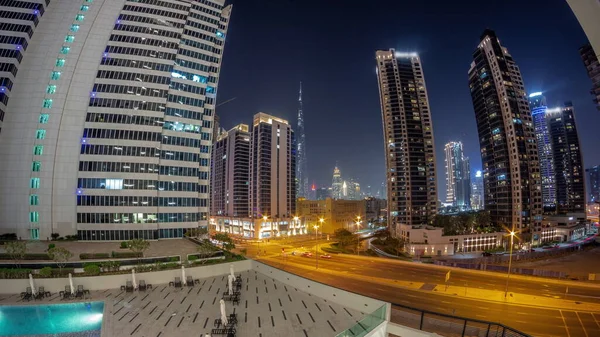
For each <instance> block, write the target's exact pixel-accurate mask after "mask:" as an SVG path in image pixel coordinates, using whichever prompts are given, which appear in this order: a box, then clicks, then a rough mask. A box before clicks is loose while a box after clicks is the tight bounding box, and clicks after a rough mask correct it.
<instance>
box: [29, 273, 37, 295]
mask: <svg viewBox="0 0 600 337" xmlns="http://www.w3.org/2000/svg"><path fill="white" fill-rule="evenodd" d="M29 286H30V287H31V293H32V294H33V296H35V295H36V294H37V291H36V290H35V285H34V284H33V276H32V275H31V274H29Z"/></svg>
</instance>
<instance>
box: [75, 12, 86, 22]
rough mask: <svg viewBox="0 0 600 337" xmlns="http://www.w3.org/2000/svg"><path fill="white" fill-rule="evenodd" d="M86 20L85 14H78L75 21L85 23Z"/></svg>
mask: <svg viewBox="0 0 600 337" xmlns="http://www.w3.org/2000/svg"><path fill="white" fill-rule="evenodd" d="M84 18H85V16H84V15H83V14H77V16H76V17H75V21H83V19H84Z"/></svg>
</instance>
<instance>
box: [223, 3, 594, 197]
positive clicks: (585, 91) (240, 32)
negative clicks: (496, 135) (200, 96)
mask: <svg viewBox="0 0 600 337" xmlns="http://www.w3.org/2000/svg"><path fill="white" fill-rule="evenodd" d="M233 3H234V4H235V5H236V6H239V8H241V9H240V10H239V12H236V11H234V12H233V17H234V20H232V27H231V28H230V33H229V34H230V36H231V38H230V39H229V40H228V42H227V48H231V50H234V52H232V53H235V54H238V53H241V54H242V55H245V57H242V58H236V59H233V58H231V59H227V60H226V63H227V66H226V67H224V71H223V73H222V79H223V80H222V82H221V91H220V96H219V102H225V101H226V100H228V99H230V98H232V97H237V99H236V100H235V101H233V102H231V103H228V104H226V105H223V106H222V107H219V108H218V113H219V115H220V117H221V120H222V123H223V124H224V125H225V128H230V127H233V126H234V125H236V124H239V123H240V122H244V121H245V119H244V117H243V113H242V111H248V110H246V109H249V110H250V111H260V110H264V111H273V112H274V113H276V114H278V115H279V116H281V117H282V118H287V119H289V120H295V118H296V117H295V116H296V114H297V98H298V97H297V94H298V82H299V81H302V82H303V87H304V88H303V91H304V93H303V95H304V97H303V99H304V102H303V103H304V110H305V112H304V115H305V120H306V139H307V148H308V149H309V153H308V156H309V161H310V165H309V168H308V175H309V176H310V183H311V184H312V182H313V181H314V182H315V183H316V185H317V186H327V185H328V184H330V182H331V172H332V170H333V168H334V166H335V161H338V162H339V165H340V167H342V168H343V169H344V172H345V175H346V174H347V175H348V176H352V177H355V178H356V179H357V181H359V182H360V183H361V185H363V186H369V185H370V186H380V185H381V182H382V181H383V180H384V179H385V177H384V174H385V164H384V163H385V162H384V157H383V152H382V151H373V150H372V149H377V148H381V145H382V137H381V125H380V123H379V121H378V120H377V119H378V118H379V102H378V98H377V97H378V94H377V87H376V83H373V78H374V77H375V71H374V67H372V66H369V65H370V64H371V63H370V62H372V60H373V51H374V50H377V49H387V48H390V47H394V48H396V49H397V50H399V51H415V52H418V53H419V55H420V56H421V59H422V60H423V63H424V64H426V65H427V69H426V71H427V74H429V76H430V77H431V78H430V79H429V80H428V91H429V98H430V101H431V102H430V104H431V111H432V119H433V124H434V137H435V139H436V154H438V155H437V165H436V166H437V168H438V169H437V171H438V172H437V175H438V179H437V180H438V197H439V199H440V200H444V199H445V177H444V175H443V174H442V173H443V171H441V169H442V168H443V164H444V162H443V160H444V158H443V156H441V155H440V154H441V153H443V146H444V144H445V143H447V142H449V141H453V140H454V141H461V142H462V143H463V144H464V151H465V155H466V156H468V157H469V158H470V160H471V162H470V164H471V171H472V172H476V171H477V170H480V169H481V161H480V154H479V145H478V136H477V128H476V125H475V121H474V120H473V118H472V115H473V108H472V106H471V102H470V100H471V99H470V96H469V92H468V86H467V83H466V80H465V79H464V78H465V73H466V72H467V70H468V67H469V63H470V60H471V54H472V46H473V45H474V44H476V43H477V42H478V41H477V36H478V34H479V33H480V32H481V31H482V30H483V29H484V28H486V27H491V28H493V29H495V30H496V31H497V33H498V34H499V35H500V36H502V38H503V42H504V43H506V44H508V45H509V46H510V50H511V53H512V54H513V56H514V57H515V58H516V59H518V60H519V65H520V68H521V71H522V73H523V78H524V79H525V83H526V91H527V92H528V93H530V92H536V91H544V92H545V93H546V94H547V95H548V97H551V99H550V101H549V102H548V103H549V105H553V106H555V105H559V104H562V103H563V102H564V101H568V100H571V101H573V105H574V107H575V109H576V111H577V124H578V126H579V133H580V135H581V138H582V139H581V142H582V148H583V153H584V161H585V163H586V165H587V166H592V165H596V164H600V153H596V152H595V151H594V144H595V143H597V142H600V135H598V134H596V133H595V132H594V130H593V128H592V125H598V124H599V123H600V116H599V115H598V113H597V110H595V106H594V103H593V102H592V99H593V97H592V96H591V95H590V94H589V90H590V88H591V85H592V84H591V81H590V79H589V78H588V77H587V73H586V69H585V67H584V65H583V62H582V60H581V56H580V55H579V51H578V50H579V48H580V47H581V46H583V45H584V44H585V43H586V42H587V40H586V36H585V34H584V33H583V31H582V29H581V26H580V25H579V23H578V22H577V20H576V18H575V16H574V14H573V12H572V11H571V9H570V8H569V6H568V4H567V3H566V2H552V3H549V4H547V5H545V6H535V5H534V4H530V3H521V2H517V1H508V2H507V3H502V4H481V3H478V2H476V1H469V2H468V3H465V4H464V5H461V6H458V8H457V9H454V8H452V6H451V5H450V4H446V3H444V4H441V5H440V6H439V7H436V8H435V9H433V10H434V13H432V14H431V15H432V16H427V17H425V18H423V17H421V18H418V19H417V18H410V20H408V21H406V22H399V21H398V20H391V19H389V20H387V19H386V17H387V16H392V15H391V13H392V12H393V10H392V9H393V8H396V7H397V6H400V5H399V4H392V5H391V8H390V9H391V10H390V13H389V14H386V13H381V12H380V11H378V10H377V9H376V8H377V5H376V4H362V5H361V6H362V7H360V6H351V5H349V6H347V8H346V10H347V11H348V15H347V16H345V17H343V18H342V17H340V18H337V17H336V18H334V19H333V21H331V20H325V19H324V18H323V16H324V15H325V14H324V13H326V12H327V10H328V9H331V10H333V9H332V8H331V5H330V4H327V3H317V2H316V1H306V2H298V1H295V2H286V1H284V2H267V3H262V2H261V6H262V7H260V10H258V8H256V5H257V1H254V0H249V1H233ZM511 3H512V4H513V5H511ZM313 5H318V6H319V7H320V8H322V9H323V11H322V12H321V13H322V14H319V13H314V12H313V11H312V10H311V8H312V6H313ZM404 6H407V7H405V10H408V11H413V10H414V11H423V10H424V8H425V7H424V6H425V5H423V4H416V3H411V4H405V5H404ZM514 6H523V7H520V8H522V9H523V10H522V11H512V10H509V8H514ZM369 8H370V9H372V10H373V11H372V13H371V12H370V10H369ZM462 8H469V11H467V12H464V13H462V12H460V10H459V9H462ZM528 11H536V12H538V13H540V15H544V16H547V17H552V18H553V21H554V22H556V23H557V25H556V26H553V27H551V28H550V29H544V28H543V27H540V26H539V25H536V24H535V23H534V22H532V21H531V20H530V17H529V16H528V15H527V14H526V13H527V12H528ZM448 12H450V13H453V14H454V15H453V16H447V15H444V13H448ZM241 13H246V14H243V15H242V14H241ZM274 13H277V15H274ZM435 13H440V15H437V16H436V15H435ZM489 13H494V15H489ZM267 17H268V19H267ZM302 17H313V18H315V19H317V20H316V22H315V25H313V26H310V27H309V26H307V25H306V23H305V21H302V20H300V18H302ZM358 17H360V18H361V20H359V21H360V22H359V23H358V24H357V23H356V20H352V18H358ZM433 17H436V19H435V21H433V19H431V18H433ZM506 17H511V18H514V20H510V22H511V23H509V22H508V21H506V20H505V18H506ZM257 18H265V19H264V20H257ZM322 18H323V19H322ZM440 18H441V20H440ZM321 19H322V20H321ZM421 20H425V21H423V22H425V23H427V24H426V25H424V26H423V29H422V30H419V31H418V32H411V31H414V30H410V29H408V28H407V27H410V26H412V25H414V24H415V22H417V21H418V22H419V23H418V24H419V25H421V24H422V22H421ZM381 25H383V26H381ZM448 26H452V27H454V29H455V33H454V34H452V36H448V35H447V34H446V33H445V31H446V29H447V27H448ZM275 27H277V29H275ZM297 27H302V29H301V30H299V29H297ZM339 27H344V28H345V29H350V33H349V34H347V33H346V32H343V31H342V30H341V28H339ZM559 27H560V28H559ZM271 28H273V29H271ZM265 30H269V31H271V32H272V33H271V34H267V35H265V34H262V32H264V31H265ZM275 31H276V32H275ZM324 31H327V32H328V34H327V35H323V32H324ZM524 31H526V32H528V35H531V36H533V35H535V36H536V37H537V38H536V39H535V41H533V42H531V41H529V42H528V43H525V42H524V41H523V40H522V39H521V38H520V36H522V33H523V32H524ZM407 32H411V33H407ZM332 35H334V36H336V38H335V39H331V36H332ZM245 36H248V38H244V37H245ZM249 36H260V38H257V39H252V38H250V37H249ZM350 37H351V38H350ZM275 40H276V41H277V45H279V46H282V48H283V49H285V50H286V54H287V57H286V58H283V59H278V60H272V61H270V62H269V63H263V62H261V61H260V60H262V59H265V58H268V55H269V54H270V53H271V52H272V50H273V48H272V47H271V46H272V45H274V43H275V42H274V41H275ZM250 42H252V43H250ZM350 44H352V45H353V46H356V47H357V48H355V49H353V51H352V52H351V53H345V56H344V58H343V59H340V60H336V61H335V62H331V64H330V66H327V67H324V66H323V60H333V59H335V58H336V56H335V54H334V53H333V51H334V50H340V49H343V48H344V47H346V46H348V45H350ZM556 45H560V46H561V48H558V49H556V48H555V47H554V46H556ZM540 49H542V50H543V49H546V50H549V49H552V50H553V57H552V58H550V59H548V58H544V59H541V58H540V57H539V55H540V54H539V50H540ZM248 50H251V52H249V51H248ZM444 50H453V52H452V53H451V54H447V53H444ZM327 62H328V63H329V62H330V61H327ZM349 69H353V71H350V70H349ZM281 73H285V74H286V75H285V76H281V75H280V74H281ZM439 74H444V76H436V75H439ZM238 76H241V77H242V78H248V79H249V78H253V77H255V76H258V77H260V78H262V79H263V80H262V81H261V82H260V83H259V84H257V85H256V86H255V88H251V89H247V86H245V85H243V84H242V83H243V81H242V82H240V83H239V84H238V83H234V82H235V79H236V78H237V77H238ZM355 78H359V79H360V80H359V81H356V79H355ZM356 83H360V84H362V85H360V86H357V85H355V84H356ZM332 88H339V89H335V90H333V89H332ZM349 97H361V99H360V100H350V99H348V98H349ZM351 101H352V103H351V104H349V102H351ZM438 125H439V127H438ZM348 130H360V137H356V136H350V135H351V133H349V132H348ZM346 135H348V136H346ZM350 149H352V150H350Z"/></svg>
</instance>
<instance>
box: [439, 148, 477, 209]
mask: <svg viewBox="0 0 600 337" xmlns="http://www.w3.org/2000/svg"><path fill="white" fill-rule="evenodd" d="M444 151H445V153H446V202H447V203H451V204H452V205H453V206H459V207H461V208H462V209H468V208H470V204H471V200H470V198H471V172H470V169H469V158H467V157H465V156H464V153H463V145H462V143H461V142H449V143H447V144H446V146H445V147H444Z"/></svg>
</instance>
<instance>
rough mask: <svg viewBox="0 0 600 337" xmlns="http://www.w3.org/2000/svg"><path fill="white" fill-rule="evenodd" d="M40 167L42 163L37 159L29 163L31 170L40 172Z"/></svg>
mask: <svg viewBox="0 0 600 337" xmlns="http://www.w3.org/2000/svg"><path fill="white" fill-rule="evenodd" d="M41 169H42V163H41V162H39V161H34V162H33V163H32V164H31V171H33V172H40V170H41Z"/></svg>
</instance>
